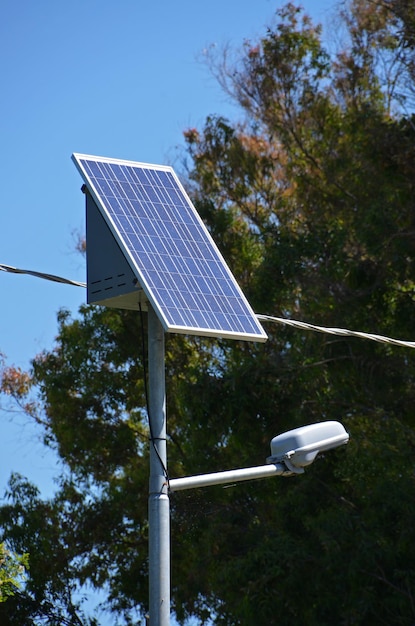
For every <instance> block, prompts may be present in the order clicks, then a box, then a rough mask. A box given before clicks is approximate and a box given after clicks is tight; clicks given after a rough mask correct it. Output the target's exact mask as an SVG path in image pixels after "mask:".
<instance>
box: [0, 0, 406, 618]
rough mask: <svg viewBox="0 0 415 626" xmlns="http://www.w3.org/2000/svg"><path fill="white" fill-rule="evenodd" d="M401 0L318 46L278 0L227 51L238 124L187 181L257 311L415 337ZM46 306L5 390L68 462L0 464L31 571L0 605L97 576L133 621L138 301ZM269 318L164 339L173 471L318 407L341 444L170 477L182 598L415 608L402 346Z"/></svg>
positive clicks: (191, 143)
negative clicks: (23, 361) (41, 470)
mask: <svg viewBox="0 0 415 626" xmlns="http://www.w3.org/2000/svg"><path fill="white" fill-rule="evenodd" d="M405 7H406V4H405V2H403V1H401V0H390V2H389V1H388V2H372V1H369V0H354V1H353V2H350V3H349V4H348V5H347V6H346V7H345V8H343V9H342V11H341V12H340V13H339V20H341V23H342V27H343V29H344V38H343V41H344V46H343V48H342V49H341V50H339V51H338V52H337V53H335V54H332V55H330V54H329V53H328V52H327V50H325V48H324V46H323V44H322V31H321V29H320V27H316V26H314V25H313V24H312V23H311V21H310V20H309V18H307V17H306V16H304V15H303V13H302V12H301V11H300V10H299V9H297V8H295V7H294V6H293V5H287V6H286V7H284V8H283V9H281V10H280V11H278V12H277V15H276V19H275V24H274V25H273V26H272V27H270V28H269V30H268V31H267V32H266V34H265V35H264V37H262V39H260V40H259V41H256V42H246V43H245V46H244V48H243V50H242V51H241V53H240V57H239V59H238V60H237V61H235V62H234V63H231V64H230V65H228V64H227V61H226V59H225V60H224V61H223V62H222V60H221V59H219V60H217V61H216V67H215V72H216V75H217V76H218V77H219V78H220V80H221V82H222V86H223V88H224V89H225V90H226V91H227V93H228V94H229V95H231V96H232V97H233V98H234V99H235V101H236V102H237V103H239V105H240V106H241V110H242V113H243V114H244V121H243V122H239V123H234V122H231V121H229V120H225V119H223V118H222V117H220V116H214V115H212V116H210V117H209V118H208V119H207V120H206V122H205V125H204V127H203V128H202V129H200V130H197V129H190V130H188V131H186V133H185V138H186V141H187V147H188V153H189V158H190V164H191V165H190V167H189V171H188V187H189V192H190V194H191V195H192V197H193V199H194V202H195V204H196V206H197V208H198V210H199V212H200V214H201V216H202V218H203V219H204V221H205V223H206V224H207V226H208V228H209V229H210V231H211V233H212V235H213V237H214V239H215V241H216V242H217V244H218V245H219V247H220V248H221V250H222V251H223V254H224V256H225V258H226V259H227V261H228V262H229V265H230V266H231V268H232V270H233V272H234V274H235V275H236V277H237V279H238V281H239V283H240V284H241V286H242V288H243V290H244V292H245V293H246V295H247V296H248V299H249V300H250V302H251V304H252V305H253V307H254V309H255V310H256V311H257V312H259V313H267V314H270V315H277V316H279V317H292V318H297V319H304V320H306V321H312V322H314V323H317V324H321V325H325V326H339V327H348V328H351V329H358V330H363V331H371V332H375V333H378V334H383V335H390V336H396V337H401V338H411V337H413V336H414V335H415V322H414V316H413V307H414V297H415V296H414V293H415V290H414V287H415V285H414V262H415V228H414V224H415V205H414V197H415V195H414V180H415V168H414V163H415V158H414V157H415V154H414V152H415V148H414V146H415V141H414V140H415V130H414V128H415V126H414V118H413V117H412V116H411V115H410V114H409V113H408V111H411V95H412V94H413V88H414V84H415V83H414V72H413V67H414V66H413V59H414V40H413V19H412V18H413V11H411V10H408V11H405V10H404V9H405ZM408 7H409V5H408ZM327 39H328V36H327V35H326V36H325V40H327ZM403 105H404V107H403ZM58 324H59V328H58V336H57V341H56V346H55V348H54V349H53V350H52V351H50V352H45V353H43V354H41V355H40V356H38V357H37V358H36V359H35V360H34V361H33V371H32V373H31V377H28V376H27V375H26V374H24V373H23V372H20V371H18V370H15V369H13V368H6V369H4V372H3V379H2V387H1V389H2V391H3V392H4V393H7V394H8V395H9V397H10V396H11V397H14V398H15V399H16V400H17V401H18V402H19V403H20V404H21V405H22V406H25V407H26V410H27V411H28V412H29V413H30V414H31V415H33V417H34V418H35V419H37V421H38V422H39V423H41V424H42V425H43V428H44V434H45V443H46V444H47V445H49V446H51V447H53V448H55V449H56V450H57V452H58V454H59V456H60V458H61V460H62V475H61V477H60V482H59V485H58V488H57V492H56V495H55V496H54V497H53V498H52V499H51V500H49V501H44V500H42V499H41V498H40V497H39V494H38V492H37V491H36V489H35V488H34V487H33V486H31V485H30V484H28V483H27V481H25V480H24V479H22V478H21V477H13V478H12V480H11V483H10V486H9V490H8V494H7V497H8V501H7V502H6V504H4V505H3V506H2V507H1V508H0V525H1V527H2V529H3V531H2V532H3V534H4V537H5V538H7V541H8V542H9V543H10V545H11V546H12V548H13V550H15V551H16V552H17V553H19V554H22V553H26V552H29V553H30V555H31V569H30V576H29V578H28V580H27V582H26V585H25V588H24V592H22V593H19V595H18V596H15V598H11V599H9V601H8V602H7V603H5V604H4V606H7V605H9V603H10V602H11V601H12V600H13V601H14V604H13V610H12V609H9V610H8V614H9V615H12V617H11V618H10V623H12V624H21V623H25V624H26V623H27V624H36V623H47V624H55V623H56V624H57V623H61V624H64V623H68V624H74V625H75V624H87V623H88V620H87V618H86V617H85V615H84V614H83V613H82V610H81V609H82V607H81V606H80V602H77V601H75V600H74V598H75V597H76V592H77V591H78V590H79V586H80V585H83V584H85V583H87V584H90V585H92V586H93V587H95V588H98V589H105V590H106V591H107V592H108V606H109V608H110V609H111V610H112V611H113V612H114V617H115V618H117V616H118V617H119V619H120V620H123V623H132V621H133V608H134V607H136V606H138V607H139V608H140V610H141V611H142V612H144V611H145V609H146V607H147V595H148V585H147V573H148V564H147V534H148V533H147V491H148V488H147V480H148V476H147V472H148V469H147V468H148V428H147V421H146V398H145V388H144V381H143V372H144V365H145V363H144V360H145V358H146V357H145V354H146V349H145V347H144V350H143V349H142V338H143V336H144V337H146V327H145V325H146V320H145V319H144V320H143V321H142V320H140V318H139V316H137V315H136V314H135V313H131V312H126V311H116V310H110V309H101V308H98V307H82V308H81V310H80V312H79V316H78V317H77V318H75V319H73V318H72V317H71V316H70V315H69V313H67V312H61V313H60V314H59V316H58ZM267 331H268V333H269V340H268V342H267V343H265V344H261V345H254V344H250V343H244V342H238V341H233V342H232V341H219V340H217V341H216V340H215V341H214V340H210V339H202V338H197V337H196V338H195V337H193V338H191V337H185V336H169V337H168V338H167V342H166V379H167V396H168V397H167V402H168V407H167V413H168V431H169V472H170V474H171V475H172V476H180V475H190V474H196V473H202V472H209V471H216V470H218V469H226V468H231V467H243V466H249V465H256V464H262V463H263V462H264V458H265V457H266V456H267V455H268V450H269V448H268V446H269V441H270V439H271V438H272V437H273V436H274V435H275V434H277V433H278V432H281V431H283V430H286V429H289V428H293V427H295V426H299V425H302V424H306V423H312V422H317V421H321V420H324V419H340V420H341V421H342V422H343V423H344V424H345V426H346V427H347V429H348V430H349V431H350V434H351V441H350V444H349V445H348V446H347V448H345V449H342V450H338V451H335V452H331V453H329V454H327V456H325V457H323V458H322V459H320V460H318V461H316V463H315V464H314V465H313V467H311V468H309V470H308V471H307V472H306V474H305V475H303V476H301V477H296V478H293V479H287V480H283V479H277V480H274V481H263V482H261V481H258V482H257V483H255V482H254V483H249V484H247V485H244V486H240V485H239V486H235V487H230V488H226V489H223V488H211V489H206V490H203V491H196V492H190V493H186V492H185V493H176V494H172V498H171V508H172V544H173V560H172V585H173V589H172V591H173V604H174V609H175V612H176V615H177V617H178V618H179V619H180V620H181V621H184V620H185V619H186V618H187V617H188V616H190V615H195V616H196V617H197V618H198V619H199V621H200V623H205V622H206V621H207V620H209V619H212V620H213V622H214V623H215V624H218V625H220V624H224V625H225V624H226V625H227V626H232V625H238V624H243V625H244V626H250V625H252V626H257V624H273V623H277V622H280V621H281V619H283V620H284V622H286V623H289V622H294V623H300V624H301V623H303V624H309V625H310V626H313V625H317V624H318V625H319V626H325V625H327V626H331V624H341V625H352V624H359V625H360V624H361V625H365V624H367V625H368V626H371V625H372V624H400V625H402V626H404V625H409V624H412V623H413V622H414V619H415V613H414V605H415V598H414V593H413V589H414V588H415V552H414V548H413V542H412V541H411V530H412V527H413V525H414V522H415V519H414V510H413V507H412V502H413V501H414V497H415V481H414V474H413V469H412V468H413V461H412V459H413V455H414V447H415V430H414V429H415V419H414V412H413V406H414V400H415V360H414V359H415V357H414V355H413V353H412V352H411V351H410V350H405V349H402V348H392V347H390V346H386V345H379V344H373V343H370V342H363V341H361V340H358V339H352V338H347V337H334V336H331V335H330V336H326V335H321V334H319V335H316V334H312V333H303V332H300V331H298V330H294V329H292V328H288V327H284V326H269V327H267ZM32 388H36V389H37V390H38V392H39V397H38V398H37V403H36V402H31V401H30V398H29V395H30V391H31V389H32ZM45 557H46V558H45ZM22 616H24V619H23V618H22ZM0 617H2V614H1V609H0ZM41 619H43V620H45V621H44V622H41V621H40V620H41ZM36 620H38V622H36ZM59 620H60V621H59ZM65 620H66V621H65ZM2 623H3V622H2ZM90 623H93V622H90Z"/></svg>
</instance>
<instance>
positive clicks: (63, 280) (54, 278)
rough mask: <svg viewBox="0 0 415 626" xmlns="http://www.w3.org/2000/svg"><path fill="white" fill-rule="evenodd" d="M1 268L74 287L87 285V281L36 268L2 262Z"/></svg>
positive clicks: (5, 270) (4, 270)
mask: <svg viewBox="0 0 415 626" xmlns="http://www.w3.org/2000/svg"><path fill="white" fill-rule="evenodd" d="M0 270H1V271H3V272H10V273H12V274H29V275H30V276H36V278H44V279H45V280H52V281H53V282H55V283H64V284H66V285H73V286H74V287H86V283H81V282H78V281H77V280H70V279H69V278H62V277H61V276H55V275H54V274H45V273H44V272H36V271H34V270H21V269H18V268H17V267H13V266H12V265H4V264H3V263H1V264H0Z"/></svg>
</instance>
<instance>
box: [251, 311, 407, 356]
mask: <svg viewBox="0 0 415 626" xmlns="http://www.w3.org/2000/svg"><path fill="white" fill-rule="evenodd" d="M257 318H258V319H259V320H260V321H262V322H275V323H277V324H284V325H286V326H292V327H293V328H299V329H301V330H313V331H315V332H318V333H327V334H329V335H339V336H342V337H358V338H359V339H369V340H370V341H377V342H378V343H385V344H389V345H393V346H401V347H402V348H415V341H403V340H401V339H392V338H391V337H384V336H383V335H375V334H373V333H363V332H361V331H358V330H348V329H346V328H330V327H326V326H317V325H316V324H309V323H307V322H299V321H297V320H291V319H286V318H283V317H273V316H272V315H261V314H258V315H257Z"/></svg>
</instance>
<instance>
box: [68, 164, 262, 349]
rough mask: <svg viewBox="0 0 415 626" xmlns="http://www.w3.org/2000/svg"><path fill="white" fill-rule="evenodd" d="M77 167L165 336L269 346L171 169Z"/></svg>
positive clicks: (114, 165) (146, 166)
mask: <svg viewBox="0 0 415 626" xmlns="http://www.w3.org/2000/svg"><path fill="white" fill-rule="evenodd" d="M73 160H74V162H75V164H76V166H77V168H78V170H79V172H80V173H81V175H82V177H83V179H84V181H85V183H86V186H87V188H88V190H89V192H90V194H91V196H92V197H93V199H94V201H95V203H96V205H97V206H98V207H99V209H100V211H101V213H102V215H103V217H104V218H105V220H106V223H107V225H108V227H109V228H110V230H111V232H112V234H113V236H114V238H115V240H116V241H117V242H118V244H119V246H120V248H121V250H123V252H124V255H125V257H126V259H127V261H128V263H129V265H130V266H131V269H132V270H133V272H134V274H135V275H136V277H137V279H138V281H139V284H140V285H141V287H142V288H143V290H144V292H145V294H146V296H147V298H148V300H149V302H150V303H151V305H152V306H153V307H154V309H155V310H156V312H157V314H158V316H159V318H160V321H161V322H162V324H163V326H164V328H165V330H166V331H168V332H184V333H191V334H198V335H208V336H222V337H232V338H239V339H252V340H256V341H265V340H266V334H265V332H264V330H263V328H262V326H261V325H260V323H259V322H258V320H257V318H256V316H255V314H254V312H253V311H252V309H251V307H250V305H249V304H248V302H247V300H246V298H245V296H244V295H243V293H242V291H241V289H240V287H239V286H238V284H237V282H236V280H235V279H234V277H233V275H232V273H231V272H230V270H229V268H228V266H227V265H226V263H225V261H224V259H223V257H222V255H221V254H220V252H219V250H218V248H217V247H216V245H215V243H214V242H213V240H212V238H211V236H210V234H209V232H208V230H207V229H206V227H205V225H204V224H203V221H202V220H201V218H200V216H199V215H198V213H197V211H196V209H195V208H194V206H193V205H192V203H191V201H190V199H189V198H188V196H187V194H186V192H185V191H184V189H183V187H182V185H181V184H180V181H179V180H178V178H177V177H176V174H175V173H174V171H173V170H172V168H170V167H165V166H159V165H148V164H143V163H135V162H130V161H120V160H117V159H106V158H101V157H93V156H87V155H80V154H74V155H73Z"/></svg>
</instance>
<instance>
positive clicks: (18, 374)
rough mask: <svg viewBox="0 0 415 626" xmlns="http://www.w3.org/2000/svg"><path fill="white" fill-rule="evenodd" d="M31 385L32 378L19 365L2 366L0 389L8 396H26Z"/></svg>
mask: <svg viewBox="0 0 415 626" xmlns="http://www.w3.org/2000/svg"><path fill="white" fill-rule="evenodd" d="M31 386H32V379H31V377H30V375H29V374H28V373H27V372H24V371H23V370H21V369H20V367H14V366H12V365H11V366H9V367H4V368H3V371H2V372H1V380H0V391H1V392H2V393H5V394H6V395H8V396H13V397H15V398H19V399H22V398H23V397H25V396H27V394H28V393H29V391H30V388H31Z"/></svg>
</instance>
